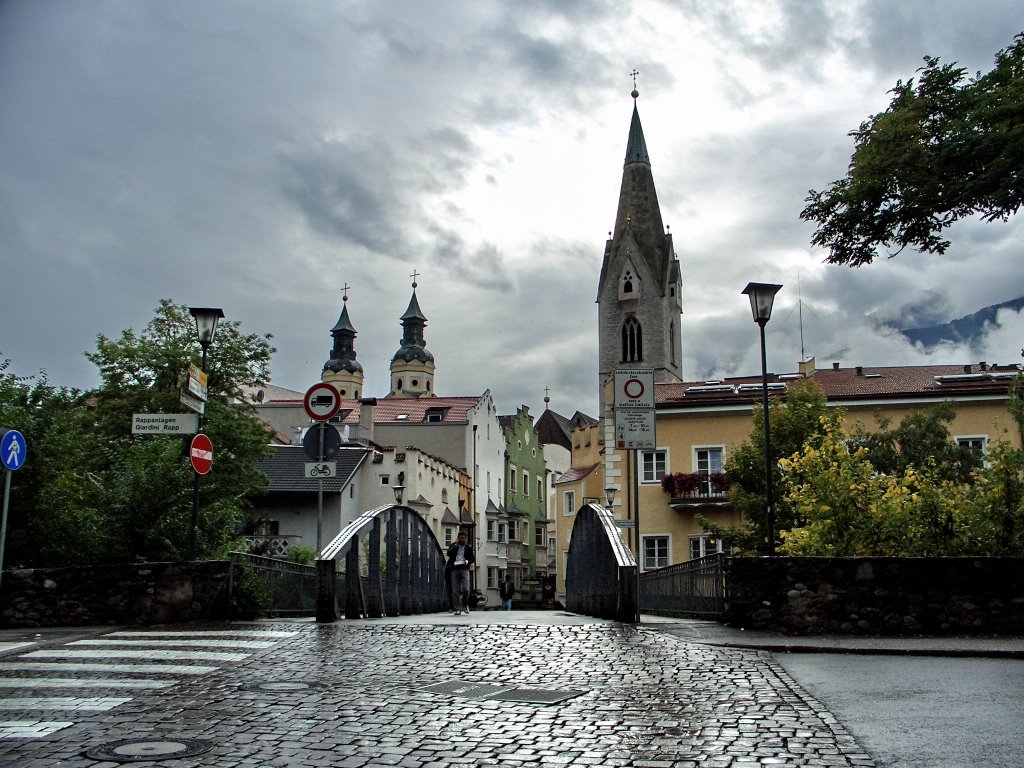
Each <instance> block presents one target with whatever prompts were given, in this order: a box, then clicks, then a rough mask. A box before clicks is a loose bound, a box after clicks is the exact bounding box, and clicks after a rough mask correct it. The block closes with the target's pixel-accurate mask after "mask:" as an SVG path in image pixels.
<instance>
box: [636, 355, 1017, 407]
mask: <svg viewBox="0 0 1024 768" xmlns="http://www.w3.org/2000/svg"><path fill="white" fill-rule="evenodd" d="M1020 370H1021V368H1020V366H1017V365H998V366H992V365H986V366H985V367H984V368H982V367H981V366H979V365H968V366H964V365H903V366H880V367H869V366H857V367H853V368H834V367H833V368H822V369H818V370H816V371H814V372H812V373H811V374H810V375H809V376H808V377H807V378H809V379H810V380H811V381H813V382H814V383H815V384H817V385H818V386H819V387H820V388H821V389H822V391H823V392H824V393H825V396H826V397H827V398H828V400H829V401H830V402H837V401H840V402H841V401H844V400H846V401H849V400H862V399H891V400H899V399H907V398H922V397H923V398H930V399H935V400H937V401H939V400H947V399H955V398H960V397H968V396H971V395H1004V394H1006V392H1007V390H1008V388H1009V385H1010V382H1011V381H1012V380H1013V378H1014V377H1015V376H1016V375H1017V374H1018V373H1020ZM803 378H804V377H803V376H801V375H799V374H796V373H792V374H781V375H780V374H774V373H770V374H768V384H769V394H770V395H772V396H778V395H781V394H784V392H785V389H784V388H785V387H786V386H788V385H789V384H791V383H793V382H795V381H799V380H801V379H803ZM761 386H762V385H761V377H760V376H742V377H730V378H725V379H715V380H709V381H689V382H682V383H675V384H658V385H657V386H656V387H655V405H656V406H659V407H666V408H671V407H700V406H711V405H714V406H722V405H736V404H743V403H753V402H756V401H758V400H759V399H760V398H761V396H762V388H761Z"/></svg>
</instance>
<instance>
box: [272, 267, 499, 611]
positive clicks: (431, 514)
mask: <svg viewBox="0 0 1024 768" xmlns="http://www.w3.org/2000/svg"><path fill="white" fill-rule="evenodd" d="M414 279H415V278H414ZM416 287H417V286H416V283H415V282H414V283H413V294H412V298H411V300H410V302H409V306H408V309H406V311H405V313H404V314H403V315H402V318H401V323H402V330H403V333H402V340H401V343H400V347H399V350H398V352H396V353H395V355H394V356H393V357H392V360H391V391H390V392H389V393H388V395H387V396H386V397H380V398H374V397H366V396H359V395H357V393H358V392H359V389H360V388H361V386H362V381H363V379H362V377H363V368H362V365H361V364H359V363H356V361H355V357H356V352H355V335H356V334H355V328H354V326H353V324H352V319H351V317H350V316H349V312H348V306H347V304H346V305H345V306H344V308H343V309H342V313H341V317H340V318H339V320H338V322H337V323H336V324H335V326H334V327H333V328H332V329H331V335H332V338H333V339H334V345H333V346H332V348H331V352H330V358H329V359H328V361H327V363H325V364H324V370H323V375H322V380H323V381H325V382H330V383H331V384H333V385H334V386H335V387H336V388H337V389H339V392H340V391H342V390H344V392H345V393H346V394H344V395H342V397H341V399H340V406H341V407H340V409H339V411H338V413H337V415H336V416H335V417H334V418H332V419H331V420H330V423H331V425H333V426H334V427H335V428H336V429H337V430H338V432H339V433H340V435H341V437H342V440H343V441H345V442H349V441H353V442H358V443H360V444H362V445H363V446H365V447H370V448H376V449H378V454H377V455H379V456H381V457H382V461H384V462H385V463H387V462H389V461H393V462H395V463H399V460H398V457H399V456H410V455H413V454H415V455H416V456H418V457H420V459H422V461H421V463H420V464H419V465H418V468H417V473H416V476H417V477H419V476H420V474H421V473H423V472H424V470H423V467H424V466H425V465H426V464H429V463H430V462H431V461H436V462H442V463H443V464H444V465H445V466H447V467H450V468H451V470H452V471H453V472H454V473H456V474H458V473H461V474H460V475H459V476H460V477H461V478H462V480H460V481H458V482H456V483H455V484H454V485H453V486H451V487H450V488H449V489H448V490H447V491H446V492H448V493H449V498H448V500H447V501H442V500H441V496H442V489H441V485H440V484H439V483H438V482H437V481H438V478H437V477H434V478H433V480H434V484H433V486H430V487H428V486H426V485H420V488H419V490H418V491H416V492H414V491H413V488H412V485H413V483H412V482H411V481H412V480H413V476H412V475H410V474H409V472H408V470H407V469H403V468H402V467H388V468H387V470H388V471H384V468H381V467H377V469H376V470H367V469H362V470H360V473H361V474H363V473H366V472H369V473H370V475H371V477H370V481H369V483H367V481H366V479H363V481H362V482H361V483H359V482H356V483H355V484H354V485H352V486H350V488H358V489H359V490H358V491H355V490H353V491H352V492H353V493H355V494H356V497H357V498H360V499H361V504H362V509H363V510H366V509H370V508H372V506H374V505H379V504H381V503H388V501H391V500H393V498H392V497H391V496H390V486H388V487H387V488H385V486H384V480H383V478H384V477H387V478H388V481H389V482H390V481H391V480H393V479H394V478H395V477H397V476H398V475H400V474H401V473H403V471H404V473H405V479H406V482H405V485H406V486H408V493H410V494H412V495H409V496H407V497H406V502H405V503H407V504H408V505H409V506H411V507H412V508H413V509H416V510H417V511H419V512H420V513H421V514H422V515H423V516H424V519H426V520H427V522H428V524H430V525H431V527H432V528H433V529H434V532H435V534H437V536H438V539H439V540H441V541H442V543H443V542H444V541H445V539H446V538H448V539H449V540H450V539H451V538H452V536H453V534H454V527H453V526H451V524H450V521H451V520H452V519H455V520H457V521H458V523H459V525H460V526H462V527H464V528H466V529H467V530H468V531H469V532H470V533H471V535H472V536H474V537H475V539H476V540H475V544H476V547H477V552H478V553H486V552H487V547H486V545H485V539H484V538H483V537H485V536H486V534H487V529H488V527H487V521H488V515H487V510H488V509H490V508H491V507H492V506H493V508H495V509H499V510H500V509H504V491H503V483H504V478H505V440H504V436H503V433H502V429H501V426H500V424H499V423H498V417H497V408H496V407H495V405H494V400H493V398H492V397H491V393H490V391H486V392H484V393H483V394H481V395H470V396H456V397H438V396H437V392H436V391H435V388H434V370H435V368H434V366H435V362H434V356H433V354H432V353H430V352H429V351H427V349H426V342H425V339H424V327H425V326H426V316H425V315H424V314H423V311H422V309H421V308H420V304H419V300H418V299H417V297H416ZM347 298H348V297H347V294H346V297H345V300H346V301H347ZM349 392H351V394H347V393H349ZM362 395H365V393H362ZM252 399H253V400H254V401H255V403H254V405H255V407H256V411H257V413H258V415H259V416H260V418H261V419H262V420H263V421H265V422H266V423H267V424H268V425H270V427H271V428H272V429H273V430H274V434H275V435H276V441H277V442H278V443H282V444H284V443H289V444H292V445H297V444H299V443H300V442H301V441H302V438H303V435H304V434H305V433H306V430H308V428H309V426H310V418H309V415H308V414H307V413H306V410H305V407H304V405H303V399H304V393H301V392H291V391H288V390H280V389H279V388H275V389H273V390H271V388H264V390H263V397H262V398H258V397H256V396H255V393H254V395H253V397H252ZM388 446H391V447H393V452H392V451H389V449H388V448H386V447H388ZM382 447H384V448H382ZM427 457H429V458H427ZM420 459H418V460H417V461H420ZM445 474H451V473H448V472H447V471H446V470H445V471H442V475H445ZM425 476H426V475H425ZM357 480H358V479H357ZM374 482H376V483H377V487H376V488H375V490H376V491H377V493H374V492H373V491H374V486H373V483H374ZM368 486H369V487H368ZM382 489H383V490H382ZM381 494H384V497H381ZM378 497H381V498H380V500H379V501H378ZM442 520H448V521H449V524H448V526H447V527H446V526H445V525H442ZM505 562H506V561H505V560H504V559H499V558H497V557H495V558H493V562H492V561H491V559H488V558H487V557H478V561H477V566H478V570H479V572H480V578H478V584H477V586H478V587H480V588H486V586H487V583H488V582H490V581H492V577H494V578H493V581H494V587H495V591H494V594H493V595H492V597H493V598H494V601H495V603H496V602H497V590H496V588H497V584H498V579H497V577H496V574H499V573H500V574H503V573H504V569H505Z"/></svg>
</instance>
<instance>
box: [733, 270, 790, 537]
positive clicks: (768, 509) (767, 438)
mask: <svg viewBox="0 0 1024 768" xmlns="http://www.w3.org/2000/svg"><path fill="white" fill-rule="evenodd" d="M780 288H782V286H781V285H775V284H773V283H747V287H746V288H744V289H743V291H742V293H745V294H747V296H748V297H749V298H750V311H751V312H752V313H753V315H754V322H755V323H757V325H758V328H760V330H761V398H762V407H763V408H764V500H765V527H766V528H767V529H768V530H767V535H768V557H774V556H775V508H774V504H775V499H774V498H773V497H772V448H771V432H770V430H769V425H768V362H767V357H766V356H765V351H764V327H765V325H767V323H768V321H769V320H770V319H771V316H772V304H773V303H774V301H775V294H776V293H778V292H779V289H780Z"/></svg>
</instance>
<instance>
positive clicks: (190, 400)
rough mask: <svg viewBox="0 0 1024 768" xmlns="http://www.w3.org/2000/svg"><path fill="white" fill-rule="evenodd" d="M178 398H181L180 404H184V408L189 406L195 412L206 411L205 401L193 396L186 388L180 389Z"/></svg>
mask: <svg viewBox="0 0 1024 768" xmlns="http://www.w3.org/2000/svg"><path fill="white" fill-rule="evenodd" d="M178 399H179V400H181V404H182V405H184V406H185V407H186V408H191V409H192V410H193V411H195V412H196V413H203V412H205V411H206V403H204V402H203V401H202V400H200V399H199V398H198V397H195V396H194V395H193V394H192V393H191V392H189V391H188V390H187V389H183V390H181V395H180V397H179V398H178Z"/></svg>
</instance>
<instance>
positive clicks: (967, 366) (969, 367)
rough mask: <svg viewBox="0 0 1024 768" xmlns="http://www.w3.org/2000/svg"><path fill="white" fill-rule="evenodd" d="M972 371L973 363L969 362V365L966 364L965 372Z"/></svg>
mask: <svg viewBox="0 0 1024 768" xmlns="http://www.w3.org/2000/svg"><path fill="white" fill-rule="evenodd" d="M970 372H971V365H970V363H968V364H967V365H965V366H964V373H970Z"/></svg>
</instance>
